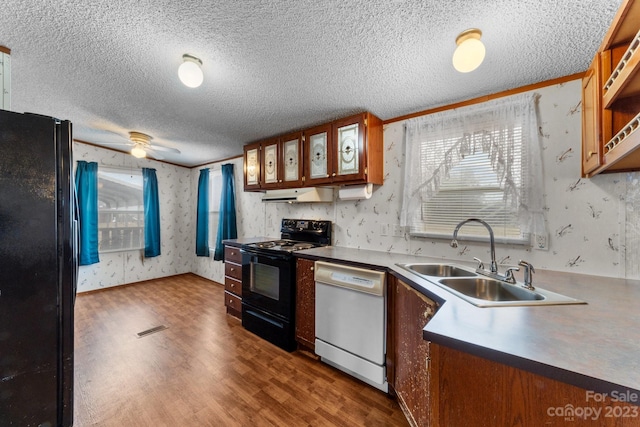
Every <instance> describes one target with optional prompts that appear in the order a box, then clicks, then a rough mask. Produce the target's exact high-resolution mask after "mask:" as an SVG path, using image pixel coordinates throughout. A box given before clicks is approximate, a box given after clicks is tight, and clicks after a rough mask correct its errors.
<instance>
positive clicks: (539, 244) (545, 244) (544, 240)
mask: <svg viewBox="0 0 640 427" xmlns="http://www.w3.org/2000/svg"><path fill="white" fill-rule="evenodd" d="M533 247H534V248H535V249H538V250H539V251H548V250H549V235H548V234H547V233H541V234H534V235H533Z"/></svg>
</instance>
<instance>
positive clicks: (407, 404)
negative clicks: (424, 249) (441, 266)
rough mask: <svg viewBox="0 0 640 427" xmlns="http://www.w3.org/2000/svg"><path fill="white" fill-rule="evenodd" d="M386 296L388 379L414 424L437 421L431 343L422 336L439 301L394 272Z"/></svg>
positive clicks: (406, 414) (425, 424)
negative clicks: (414, 287)
mask: <svg viewBox="0 0 640 427" xmlns="http://www.w3.org/2000/svg"><path fill="white" fill-rule="evenodd" d="M387 297H388V304H389V305H388V318H389V319H388V320H389V323H388V325H389V327H388V329H387V331H388V335H387V349H388V350H387V381H389V385H391V387H392V389H393V390H394V391H395V394H396V396H397V398H398V403H399V404H400V407H401V408H402V410H403V412H404V413H405V416H406V417H407V420H408V421H409V423H410V424H411V425H412V426H420V427H422V426H429V425H436V424H434V423H433V422H432V420H433V418H434V414H432V408H437V405H434V402H435V401H436V400H437V395H434V394H433V393H432V392H431V387H432V386H431V384H430V383H431V381H432V378H431V372H432V370H431V369H430V343H429V342H428V341H425V340H424V338H422V329H423V328H424V326H425V325H426V324H427V322H428V321H429V319H431V317H433V315H434V313H435V311H436V303H435V302H434V301H432V300H430V299H429V298H427V297H426V296H424V295H423V294H421V293H420V292H417V291H416V290H415V289H413V288H412V287H411V286H409V285H407V284H406V283H403V282H402V281H400V280H397V279H396V278H395V277H393V276H390V278H389V282H388V288H387ZM390 350H392V351H390ZM461 425H462V424H461Z"/></svg>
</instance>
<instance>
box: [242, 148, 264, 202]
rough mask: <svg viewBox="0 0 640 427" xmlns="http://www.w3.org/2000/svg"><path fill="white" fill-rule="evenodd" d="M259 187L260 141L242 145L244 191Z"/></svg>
mask: <svg viewBox="0 0 640 427" xmlns="http://www.w3.org/2000/svg"><path fill="white" fill-rule="evenodd" d="M259 189H260V143H259V142H258V143H255V144H249V145H245V146H244V191H252V190H259Z"/></svg>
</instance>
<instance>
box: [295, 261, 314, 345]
mask: <svg viewBox="0 0 640 427" xmlns="http://www.w3.org/2000/svg"><path fill="white" fill-rule="evenodd" d="M313 267H314V261H312V260H308V259H304V258H297V259H296V341H297V342H298V345H299V346H300V347H301V348H302V349H304V350H308V351H311V352H312V353H315V340H316V287H315V281H314V271H313Z"/></svg>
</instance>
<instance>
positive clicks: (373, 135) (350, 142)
mask: <svg viewBox="0 0 640 427" xmlns="http://www.w3.org/2000/svg"><path fill="white" fill-rule="evenodd" d="M333 140H334V141H335V147H334V158H333V171H334V173H335V175H334V180H333V181H334V182H335V183H347V182H348V183H350V184H358V183H369V182H370V183H373V184H382V181H383V177H382V175H383V165H382V162H383V160H382V120H380V119H379V118H377V117H376V116H374V115H373V114H370V113H363V114H357V115H355V116H352V117H347V118H345V119H341V120H337V121H335V122H334V123H333Z"/></svg>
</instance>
